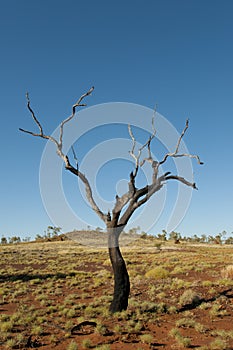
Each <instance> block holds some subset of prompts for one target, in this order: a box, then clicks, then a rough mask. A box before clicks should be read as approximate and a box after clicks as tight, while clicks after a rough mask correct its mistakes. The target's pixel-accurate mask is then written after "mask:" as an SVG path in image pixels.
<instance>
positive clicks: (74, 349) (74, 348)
mask: <svg viewBox="0 0 233 350" xmlns="http://www.w3.org/2000/svg"><path fill="white" fill-rule="evenodd" d="M77 349H78V345H77V343H76V342H75V341H73V340H72V341H71V343H70V344H69V345H68V348H67V350H77Z"/></svg>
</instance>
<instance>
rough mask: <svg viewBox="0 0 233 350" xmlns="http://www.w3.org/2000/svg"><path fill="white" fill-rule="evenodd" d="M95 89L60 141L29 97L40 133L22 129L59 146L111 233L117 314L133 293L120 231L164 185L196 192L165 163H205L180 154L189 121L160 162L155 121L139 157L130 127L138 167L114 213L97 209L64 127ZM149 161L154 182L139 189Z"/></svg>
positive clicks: (112, 309)
mask: <svg viewBox="0 0 233 350" xmlns="http://www.w3.org/2000/svg"><path fill="white" fill-rule="evenodd" d="M93 90H94V87H92V88H91V89H89V91H87V92H86V93H84V94H83V95H82V96H81V97H80V98H79V99H78V101H77V102H76V103H75V104H74V105H73V107H72V114H71V115H70V116H69V117H68V118H66V119H64V120H63V121H62V122H61V124H60V135H59V138H58V139H55V138H54V137H53V136H50V135H46V134H45V133H44V131H43V127H42V125H41V124H40V122H39V120H38V119H37V117H36V116H35V113H34V111H33V110H32V108H31V105H30V99H29V96H28V94H27V107H28V110H29V112H30V113H31V116H32V118H33V120H34V121H35V123H36V124H37V126H38V128H39V132H38V133H35V132H32V131H28V130H24V129H21V128H20V131H22V132H24V133H27V134H30V135H32V136H36V137H41V138H43V139H46V140H49V141H51V142H53V143H54V144H55V145H56V148H57V154H58V156H59V157H61V159H62V160H63V162H64V164H65V168H66V170H68V171H69V172H71V173H72V174H74V175H75V176H77V177H79V179H80V180H81V181H82V183H83V184H84V186H85V189H86V197H87V200H88V201H89V203H90V205H91V207H92V209H93V210H94V212H95V213H96V214H97V215H98V216H99V217H100V219H101V220H102V221H103V222H104V224H105V226H106V230H107V233H108V251H109V257H110V261H111V264H112V268H113V273H114V293H113V300H112V302H111V304H110V312H112V313H114V312H119V311H122V310H126V309H127V307H128V297H129V292H130V281H129V275H128V272H127V268H126V264H125V261H124V258H123V256H122V254H121V251H120V247H119V237H120V234H121V232H122V231H123V230H124V228H125V227H126V225H127V223H128V222H129V220H130V218H131V216H132V215H133V213H134V212H135V210H137V209H138V208H139V207H141V206H142V205H143V204H144V203H146V202H147V201H148V200H149V199H150V198H151V197H152V196H153V195H154V194H155V193H156V192H158V191H159V190H160V189H161V188H162V187H163V186H164V184H165V183H166V182H167V181H169V180H177V181H180V182H182V183H183V184H184V185H186V186H190V187H192V188H194V189H197V188H196V184H195V183H191V182H189V181H188V180H186V179H185V178H183V177H181V176H179V175H173V174H171V173H170V172H165V173H163V174H160V173H159V170H160V169H159V168H160V166H161V165H162V164H164V163H165V162H166V161H167V159H168V158H170V157H173V158H175V157H191V158H196V160H197V162H198V163H199V164H202V162H201V161H200V159H199V157H198V156H197V155H191V154H181V153H179V146H180V143H181V140H182V138H183V136H184V134H185V132H186V130H187V129H188V126H189V124H188V120H187V121H186V125H185V128H184V130H183V131H182V133H181V135H180V137H179V139H178V141H177V145H176V148H175V150H174V152H172V153H167V154H165V156H164V158H163V159H162V160H161V161H156V160H154V159H153V156H152V152H151V142H152V140H153V139H154V137H155V134H156V129H155V127H154V120H153V119H152V134H151V135H150V136H149V138H148V140H147V142H146V143H145V144H144V145H143V146H142V147H141V148H140V149H139V151H138V153H137V154H136V152H135V148H136V139H135V137H134V134H133V132H132V128H131V125H128V131H129V135H130V138H131V140H132V149H131V151H130V155H131V157H132V158H133V159H134V162H135V166H134V169H133V171H131V173H130V175H129V182H128V191H127V192H126V193H124V194H123V195H122V196H118V195H116V197H115V204H114V207H113V209H112V211H111V212H110V211H109V212H107V213H104V212H103V211H102V210H101V209H100V208H99V207H98V205H97V203H96V202H95V199H94V198H93V194H92V188H91V186H90V183H89V181H88V178H87V177H86V175H84V173H82V172H81V170H80V169H79V167H78V166H77V167H75V166H73V165H72V164H71V162H70V159H69V158H68V155H66V154H64V153H63V129H64V125H65V124H66V123H68V122H69V121H70V120H71V119H73V118H74V116H75V112H76V108H77V107H83V106H86V104H83V103H82V101H83V100H84V99H85V98H86V97H87V96H89V95H90V94H91V93H92V92H93ZM145 149H146V150H147V152H148V157H147V158H144V159H141V154H142V151H143V150H145ZM73 154H74V158H76V155H75V153H74V152H73ZM146 162H148V163H149V164H150V165H151V168H152V179H151V183H150V184H146V185H145V186H144V187H141V188H137V186H136V179H137V175H138V171H139V168H140V167H142V166H143V165H144V164H145V163H146Z"/></svg>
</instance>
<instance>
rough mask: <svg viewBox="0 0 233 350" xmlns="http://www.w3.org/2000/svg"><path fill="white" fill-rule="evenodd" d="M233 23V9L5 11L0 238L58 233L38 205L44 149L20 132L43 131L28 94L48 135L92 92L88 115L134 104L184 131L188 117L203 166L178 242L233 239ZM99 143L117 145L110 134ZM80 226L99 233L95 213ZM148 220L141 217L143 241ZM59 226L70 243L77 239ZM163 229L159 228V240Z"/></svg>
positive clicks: (66, 6) (23, 7)
mask: <svg viewBox="0 0 233 350" xmlns="http://www.w3.org/2000/svg"><path fill="white" fill-rule="evenodd" d="M232 14H233V2H232V1H231V0H205V1H203V0H146V1H138V0H134V1H127V0H126V1H122V0H118V1H107V0H99V1H94V0H90V1H79V0H66V1H61V0H56V1H55V0H49V1H48V0H47V1H45V0H40V1H29V0H21V1H18V0H8V1H1V11H0V48H1V56H0V62H1V63H0V89H1V103H0V116H1V137H0V144H1V182H0V196H1V197H0V198H1V201H0V236H1V235H5V236H12V235H20V236H21V237H24V236H31V237H33V236H34V235H35V234H37V233H38V234H43V232H44V230H45V229H46V228H47V226H48V225H53V224H56V223H53V222H51V220H50V218H49V217H48V215H47V213H46V210H45V209H44V206H43V203H42V199H41V196H40V186H39V168H40V161H41V156H42V152H43V149H44V147H45V142H44V140H40V139H35V138H33V137H30V136H29V135H26V134H22V133H20V132H19V131H18V128H19V127H23V128H25V129H30V130H31V129H33V130H36V129H35V126H34V125H33V122H32V120H31V119H30V115H29V113H28V111H27V109H26V100H25V92H26V91H29V92H30V97H31V101H32V105H33V107H34V109H35V111H36V112H37V115H38V117H39V119H40V121H41V122H42V124H43V125H44V129H45V130H46V132H47V133H51V132H53V130H54V129H55V128H56V127H57V126H58V124H59V122H60V121H61V120H62V119H64V117H66V116H67V115H69V113H70V110H71V106H72V104H73V103H74V102H75V101H76V99H77V97H79V96H80V95H81V94H82V93H83V92H85V91H87V90H88V89H89V88H90V87H91V86H92V85H94V86H95V91H94V93H93V94H92V96H91V97H89V98H88V100H87V103H88V106H94V105H96V104H101V103H108V102H129V103H135V104H139V105H143V106H145V107H148V108H152V109H153V108H154V106H155V104H156V103H157V110H158V112H159V113H161V114H162V115H163V116H164V117H165V118H167V119H168V120H169V121H170V122H171V123H172V124H173V125H174V126H175V127H176V128H177V130H179V131H181V130H182V128H183V127H184V124H185V120H186V118H187V117H189V119H190V127H189V130H188V134H187V135H186V136H187V137H186V138H185V142H186V145H187V147H188V148H189V149H190V151H191V152H192V153H197V154H199V156H200V157H201V159H202V160H203V161H204V163H205V165H204V166H197V165H196V164H194V177H195V181H196V183H197V186H198V188H199V190H198V191H195V193H193V196H192V200H191V205H190V207H189V210H188V212H187V214H186V216H185V217H184V219H183V221H182V223H181V224H180V225H179V226H178V227H177V229H176V230H177V231H179V232H181V233H182V234H183V235H193V234H198V235H201V234H207V235H215V234H217V233H219V232H222V231H223V230H226V231H227V232H228V233H231V232H232V231H233V222H232V212H233V211H232V209H233V204H232V203H233V202H232V198H233V186H232V180H231V176H232V175H231V174H232V171H233V162H232V148H233V141H232V132H233V21H232ZM119 132H120V133H121V135H122V133H123V131H122V130H120V131H119ZM101 133H103V134H104V133H106V135H107V134H108V135H109V133H110V135H111V131H109V130H107V129H106V130H102V131H101ZM121 135H120V136H119V137H121ZM94 137H97V138H98V135H97V134H95V135H94ZM114 137H117V136H116V135H115V134H114ZM86 143H88V141H86ZM80 152H83V150H82V149H80ZM127 152H128V150H127V149H126V153H127ZM78 153H79V151H78V150H77V155H78ZM54 157H57V156H56V154H55V153H54ZM194 163H195V162H194ZM115 165H116V164H115ZM128 165H129V164H126V167H125V170H126V174H125V175H124V176H125V178H127V175H128V172H129V170H130V169H129V168H127V167H128ZM108 166H109V164H108V165H106V172H105V174H104V168H103V169H102V171H103V176H102V178H103V181H104V184H106V188H108V187H107V184H108V176H107V175H108V174H109V173H108V169H107V168H108ZM123 168H124V167H123ZM86 175H87V176H88V174H86ZM100 175H101V173H100ZM120 176H123V175H121V174H120ZM63 178H64V188H67V190H66V191H67V197H69V198H70V201H71V202H72V203H73V205H74V210H79V207H78V203H79V196H78V194H77V193H74V195H75V196H74V198H72V191H75V190H74V187H75V186H76V182H75V181H76V180H74V178H73V177H72V176H71V174H65V173H64V174H63ZM114 179H115V176H114ZM100 180H101V177H98V182H100V183H101V181H100ZM169 186H171V187H172V186H173V185H172V184H170V183H169V184H168V186H167V187H168V189H167V190H168V191H169ZM106 188H105V189H106ZM106 193H107V192H106ZM106 193H105V194H103V195H107V194H106ZM107 199H108V198H107ZM75 203H77V206H76V207H75ZM84 216H85V218H84V219H85V221H86V222H87V223H90V225H93V226H100V222H99V221H98V220H96V218H95V214H92V213H91V211H90V212H89V211H87V212H85V213H84ZM146 220H147V218H146V216H142V221H141V222H140V226H141V227H142V229H143V228H144V223H145V222H144V221H146ZM64 223H65V218H64ZM61 226H62V228H63V230H65V231H66V230H71V229H73V228H81V227H68V226H65V227H63V225H62V224H61ZM163 228H164V227H163V221H162V222H158V223H157V224H156V225H155V226H154V227H153V229H152V230H151V232H153V233H158V232H159V231H161V229H163Z"/></svg>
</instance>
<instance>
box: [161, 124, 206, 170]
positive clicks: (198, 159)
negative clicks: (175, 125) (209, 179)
mask: <svg viewBox="0 0 233 350" xmlns="http://www.w3.org/2000/svg"><path fill="white" fill-rule="evenodd" d="M188 127H189V120H188V119H187V120H186V124H185V127H184V129H183V131H182V133H181V135H180V137H179V139H178V142H177V145H176V149H175V151H174V152H172V153H167V154H166V155H165V156H164V158H163V160H162V161H160V162H159V165H161V164H163V163H165V162H166V160H167V158H168V157H173V158H178V157H189V158H195V159H196V160H197V162H198V164H200V165H202V164H204V163H203V162H201V160H200V158H199V156H197V155H193V154H189V153H181V154H179V153H178V152H179V147H180V143H181V140H182V138H183V137H184V134H185V133H186V131H187V129H188Z"/></svg>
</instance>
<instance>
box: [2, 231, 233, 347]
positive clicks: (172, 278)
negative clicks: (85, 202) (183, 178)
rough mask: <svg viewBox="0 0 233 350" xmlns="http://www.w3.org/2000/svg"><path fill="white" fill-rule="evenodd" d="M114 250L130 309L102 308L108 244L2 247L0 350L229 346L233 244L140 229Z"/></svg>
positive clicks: (108, 274)
mask: <svg viewBox="0 0 233 350" xmlns="http://www.w3.org/2000/svg"><path fill="white" fill-rule="evenodd" d="M122 253H123V256H124V258H125V261H126V263H127V269H128V272H129V276H130V282H131V293H130V298H129V307H128V309H127V310H126V311H123V312H120V313H115V314H110V313H109V311H108V308H109V304H110V301H111V299H112V293H113V283H114V281H113V274H112V268H111V264H110V261H109V257H108V251H107V249H106V248H101V247H88V246H85V245H81V244H80V243H77V242H74V241H72V240H65V241H54V242H29V243H20V244H6V245H3V244H2V245H0V255H1V260H0V261H1V262H0V349H30V348H38V349H41V350H51V349H57V350H76V349H99V350H108V349H114V350H115V349H126V350H130V349H135V350H139V349H158V350H159V349H167V350H168V349H185V348H191V349H199V350H208V349H210V350H221V349H229V350H230V349H233V326H232V324H233V323H232V321H233V263H232V253H233V246H232V245H226V244H223V245H220V244H201V243H198V244H191V243H187V242H180V244H174V242H172V241H167V242H160V241H159V240H158V239H155V238H153V237H140V236H139V238H138V239H136V240H133V241H132V242H131V243H129V244H128V245H127V246H123V247H122Z"/></svg>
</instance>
